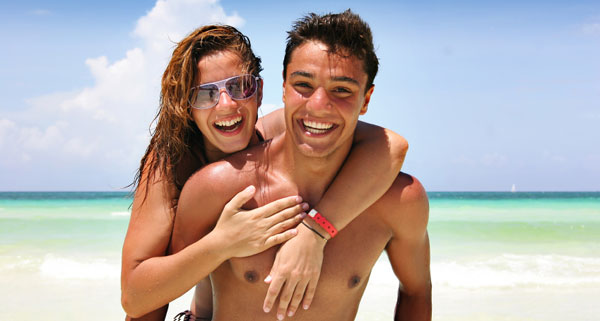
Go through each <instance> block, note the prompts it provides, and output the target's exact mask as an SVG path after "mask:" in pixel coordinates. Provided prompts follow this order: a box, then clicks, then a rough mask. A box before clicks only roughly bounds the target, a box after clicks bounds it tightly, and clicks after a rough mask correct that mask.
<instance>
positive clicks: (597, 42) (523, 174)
mask: <svg viewBox="0 0 600 321" xmlns="http://www.w3.org/2000/svg"><path fill="white" fill-rule="evenodd" d="M346 8H352V9H353V10H354V11H355V12H356V13H358V14H360V15H361V16H362V17H363V18H364V19H365V20H366V21H367V22H368V23H369V24H370V25H371V28H372V29H373V33H374V38H375V43H376V47H377V48H378V49H377V53H378V55H379V58H380V72H379V74H378V76H377V78H376V79H375V84H376V88H375V92H374V94H373V98H372V101H371V104H370V108H369V112H368V113H367V115H365V116H364V118H363V120H365V121H368V122H372V123H375V124H378V125H381V126H385V127H388V128H391V129H393V130H394V131H396V132H398V133H400V134H402V135H404V136H405V137H406V138H407V139H408V141H409V142H410V150H409V153H408V155H407V158H406V162H405V166H404V170H405V171H407V172H409V173H411V174H413V175H415V176H417V177H418V178H420V180H421V181H422V182H423V184H424V185H425V187H426V188H427V189H428V190H430V191H479V190H482V191H489V190H491V191H506V190H509V189H510V188H511V186H512V185H513V184H515V185H516V188H517V190H523V191H525V190H529V191H531V190H535V191H578V190H595V191H598V190H600V129H599V128H600V126H598V124H600V59H598V58H597V57H600V3H599V2H597V1H574V2H568V1H527V0H526V1H518V2H517V1H485V2H483V1H452V2H445V1H419V2H416V1H414V2H405V1H403V2H392V1H369V2H366V1H345V2H343V5H342V4H340V3H339V2H336V1H303V2H297V3H288V2H284V1H226V0H223V1H204V0H174V1H171V0H168V1H159V2H155V1H126V2H117V1H102V2H89V3H88V2H80V1H53V2H52V3H47V2H43V1H37V2H36V1H21V2H18V3H16V2H15V3H4V2H3V3H0V37H1V39H2V40H3V41H2V50H1V51H0V94H1V97H2V99H1V100H0V191H2V190H4V191H9V190H115V189H118V188H119V187H122V186H125V185H127V184H129V183H130V182H131V180H132V178H133V175H134V173H135V170H136V167H137V164H138V162H139V159H140V157H141V155H142V153H143V151H144V149H145V147H146V145H147V142H148V125H149V124H150V121H151V120H152V118H153V116H154V113H155V112H156V108H157V102H158V91H159V86H160V84H159V79H160V74H161V73H162V71H163V69H164V67H165V65H166V62H167V59H168V56H169V54H170V52H171V51H172V49H173V42H174V41H178V40H179V39H181V37H182V36H184V35H185V34H186V33H188V32H190V31H191V30H193V29H194V28H195V27H197V26H199V25H202V24H207V23H211V22H217V21H219V22H223V23H230V24H234V25H236V26H238V27H239V28H240V29H241V30H242V31H243V32H244V33H246V34H247V35H248V36H249V37H250V39H251V40H252V44H253V47H254V50H255V52H256V53H257V54H258V55H260V56H261V57H262V59H263V66H264V68H265V70H264V72H263V77H264V78H265V86H266V88H265V98H264V100H263V102H264V106H263V109H264V112H267V111H269V110H272V109H274V108H276V107H281V106H282V103H281V61H282V59H283V49H284V43H285V35H286V34H285V31H286V30H287V29H289V27H290V25H291V23H292V21H293V20H295V19H297V18H299V17H301V16H302V15H303V14H305V13H307V12H311V11H314V12H319V13H323V12H329V11H334V12H335V11H341V10H344V9H346Z"/></svg>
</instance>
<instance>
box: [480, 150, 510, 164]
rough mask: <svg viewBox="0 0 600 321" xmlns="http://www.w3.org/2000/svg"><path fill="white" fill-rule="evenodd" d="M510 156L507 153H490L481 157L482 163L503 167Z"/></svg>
mask: <svg viewBox="0 0 600 321" xmlns="http://www.w3.org/2000/svg"><path fill="white" fill-rule="evenodd" d="M507 160H508V158H507V157H506V155H502V154H499V153H489V154H485V155H483V157H482V158H481V163H482V164H483V165H485V166H490V167H501V166H504V165H506V163H507Z"/></svg>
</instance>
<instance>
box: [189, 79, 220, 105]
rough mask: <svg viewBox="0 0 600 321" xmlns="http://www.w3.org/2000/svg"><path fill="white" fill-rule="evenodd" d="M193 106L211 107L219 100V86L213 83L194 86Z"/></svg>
mask: <svg viewBox="0 0 600 321" xmlns="http://www.w3.org/2000/svg"><path fill="white" fill-rule="evenodd" d="M195 96H196V100H195V101H194V103H193V104H192V106H193V107H194V108H211V107H212V106H214V105H215V104H216V103H217V101H218V100H219V87H217V85H214V84H207V85H202V86H199V87H197V88H196V95H195Z"/></svg>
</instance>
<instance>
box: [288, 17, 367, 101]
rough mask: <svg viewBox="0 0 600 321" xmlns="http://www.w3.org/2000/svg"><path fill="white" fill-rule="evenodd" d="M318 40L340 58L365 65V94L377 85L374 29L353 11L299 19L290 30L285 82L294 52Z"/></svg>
mask: <svg viewBox="0 0 600 321" xmlns="http://www.w3.org/2000/svg"><path fill="white" fill-rule="evenodd" d="M311 40H316V41H319V42H322V43H323V44H325V45H327V47H329V52H330V53H334V54H338V55H347V54H349V55H351V56H355V57H356V58H358V59H360V60H362V61H363V63H364V66H363V67H364V70H365V72H366V73H367V86H366V88H365V91H366V90H368V89H369V88H370V87H371V85H373V80H374V79H375V75H377V69H378V68H379V60H378V59H377V55H375V49H374V47H373V35H372V34H371V28H369V25H368V24H367V23H366V22H364V21H363V20H362V19H361V18H360V17H359V16H358V15H357V14H355V13H354V12H352V11H351V10H350V9H348V10H346V11H344V12H342V13H336V14H333V13H329V14H326V15H317V14H315V13H310V14H308V15H306V16H304V17H303V18H300V19H298V20H296V21H295V22H294V24H293V26H292V30H290V31H288V37H287V45H286V46H285V57H284V58H283V79H284V80H285V77H286V72H287V65H288V64H289V63H290V59H291V56H292V52H293V51H294V50H295V49H296V48H298V47H299V46H300V45H302V44H303V43H305V42H308V41H311Z"/></svg>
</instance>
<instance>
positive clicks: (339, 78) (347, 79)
mask: <svg viewBox="0 0 600 321" xmlns="http://www.w3.org/2000/svg"><path fill="white" fill-rule="evenodd" d="M290 76H300V77H306V78H310V79H314V78H315V75H313V74H311V73H310V72H307V71H302V70H299V71H294V72H292V74H291V75H290ZM331 79H332V80H334V81H345V82H351V83H353V84H356V85H360V84H359V83H358V80H356V79H354V78H351V77H347V76H337V77H332V78H331Z"/></svg>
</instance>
